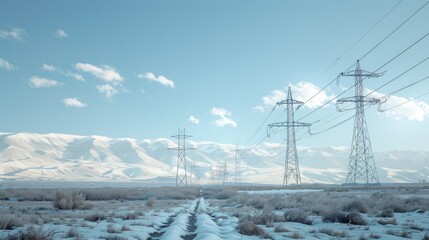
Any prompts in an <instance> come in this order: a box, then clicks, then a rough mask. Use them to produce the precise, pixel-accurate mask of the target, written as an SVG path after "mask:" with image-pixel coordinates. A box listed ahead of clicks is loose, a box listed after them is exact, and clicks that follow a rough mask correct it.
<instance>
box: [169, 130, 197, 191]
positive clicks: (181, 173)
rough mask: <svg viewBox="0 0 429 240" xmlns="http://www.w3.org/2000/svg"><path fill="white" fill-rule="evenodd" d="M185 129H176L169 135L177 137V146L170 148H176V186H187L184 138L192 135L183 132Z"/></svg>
mask: <svg viewBox="0 0 429 240" xmlns="http://www.w3.org/2000/svg"><path fill="white" fill-rule="evenodd" d="M185 132H186V129H183V130H180V129H178V131H177V135H174V136H171V137H172V138H177V147H176V148H170V149H171V150H177V170H176V187H181V186H183V187H186V186H188V179H187V169H186V150H188V149H191V148H186V138H190V137H192V136H190V135H186V134H185Z"/></svg>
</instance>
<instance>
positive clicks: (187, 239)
mask: <svg viewBox="0 0 429 240" xmlns="http://www.w3.org/2000/svg"><path fill="white" fill-rule="evenodd" d="M200 202H201V199H198V202H197V204H196V205H195V208H194V211H193V212H192V213H191V215H190V216H189V219H188V234H187V235H185V236H184V237H183V239H184V240H193V239H194V238H195V237H196V236H197V234H196V232H195V230H197V226H196V222H197V213H198V209H199V206H200Z"/></svg>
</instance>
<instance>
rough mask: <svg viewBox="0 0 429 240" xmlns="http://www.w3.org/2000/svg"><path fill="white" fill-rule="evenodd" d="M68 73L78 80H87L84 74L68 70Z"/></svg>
mask: <svg viewBox="0 0 429 240" xmlns="http://www.w3.org/2000/svg"><path fill="white" fill-rule="evenodd" d="M66 75H67V76H68V77H72V78H74V79H76V80H78V81H81V82H85V78H84V77H83V76H82V75H80V74H77V73H72V72H68V73H67V74H66Z"/></svg>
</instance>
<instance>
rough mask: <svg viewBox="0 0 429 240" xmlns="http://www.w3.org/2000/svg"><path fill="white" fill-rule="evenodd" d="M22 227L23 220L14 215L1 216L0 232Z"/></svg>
mask: <svg viewBox="0 0 429 240" xmlns="http://www.w3.org/2000/svg"><path fill="white" fill-rule="evenodd" d="M22 225H23V223H22V222H21V220H20V219H19V218H17V217H15V216H14V215H11V214H4V215H1V216H0V230H12V229H14V228H16V227H21V226H22Z"/></svg>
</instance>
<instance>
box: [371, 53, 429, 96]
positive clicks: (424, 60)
mask: <svg viewBox="0 0 429 240" xmlns="http://www.w3.org/2000/svg"><path fill="white" fill-rule="evenodd" d="M427 60H429V57H427V58H425V59H423V60H422V61H420V62H419V63H417V64H416V65H414V66H412V67H411V68H409V69H407V70H406V71H404V72H402V73H401V74H399V75H398V76H396V77H395V78H393V79H392V80H390V81H388V82H386V83H384V84H383V85H381V86H379V87H378V88H376V89H374V90H372V91H371V92H369V93H368V94H366V95H365V97H367V96H368V95H371V94H372V93H374V92H376V91H378V90H379V89H381V88H383V87H385V86H386V85H388V84H390V83H392V82H393V81H395V80H397V79H398V78H400V77H402V76H403V75H405V74H407V73H408V72H410V71H411V70H413V69H414V68H416V67H418V66H419V65H421V64H422V63H424V62H426V61H427Z"/></svg>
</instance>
